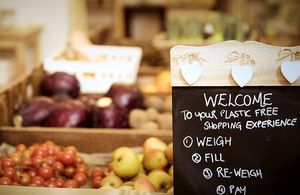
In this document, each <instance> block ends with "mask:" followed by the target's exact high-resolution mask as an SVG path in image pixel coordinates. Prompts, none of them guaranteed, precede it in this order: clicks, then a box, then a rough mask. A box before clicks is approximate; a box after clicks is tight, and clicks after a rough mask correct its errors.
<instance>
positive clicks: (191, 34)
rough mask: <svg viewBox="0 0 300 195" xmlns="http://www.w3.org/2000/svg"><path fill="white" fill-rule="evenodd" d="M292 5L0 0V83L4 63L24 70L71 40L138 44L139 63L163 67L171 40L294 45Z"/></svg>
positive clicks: (295, 11) (270, 0)
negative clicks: (141, 50)
mask: <svg viewBox="0 0 300 195" xmlns="http://www.w3.org/2000/svg"><path fill="white" fill-rule="evenodd" d="M299 8H300V1H299V0H285V1H282V0H51V1H48V0H26V1H24V0H0V72H2V74H1V75H2V76H1V77H2V80H4V81H2V83H3V82H6V81H7V79H6V78H5V77H9V75H10V74H9V72H10V70H11V69H12V68H11V67H13V66H12V65H7V64H13V63H19V64H25V65H26V70H27V71H29V72H30V71H31V70H32V69H33V68H34V67H35V66H38V65H39V64H41V63H42V62H43V60H44V59H45V58H46V57H47V56H49V55H50V54H52V53H53V52H55V51H57V50H58V49H60V48H66V47H67V45H68V44H70V42H71V43H84V44H95V45H119V46H139V47H141V48H142V49H143V56H142V61H141V67H149V66H150V67H165V68H166V69H168V68H169V63H170V62H169V50H170V48H171V47H173V46H175V45H178V44H181V45H195V46H198V45H199V46H200V45H208V44H213V43H217V42H220V41H224V40H238V41H247V40H255V41H260V42H263V43H267V44H271V45H278V46H294V45H299V43H300V32H299V29H300V20H299V19H300V12H299ZM30 36H32V37H33V38H32V37H31V39H32V40H33V39H36V40H35V41H31V40H29V37H30ZM8 40H10V41H11V43H8V42H7V41H8ZM14 41H15V42H18V43H19V44H21V43H23V42H21V41H24V43H23V46H20V45H18V46H16V45H14V44H16V43H14ZM26 41H27V42H30V41H31V42H30V44H28V45H27V46H28V48H26V49H25V51H24V52H23V53H22V54H18V55H19V57H18V58H16V57H15V56H14V55H15V54H16V51H17V50H22V47H25V46H24V45H26V43H27V42H26ZM11 48H14V49H16V48H18V49H17V50H16V51H14V50H13V49H11ZM23 50H24V48H23ZM14 52H15V53H14ZM32 55H33V56H34V57H32V58H30V57H28V56H32ZM145 70H146V71H148V70H149V69H145ZM152 70H154V69H152ZM3 72H6V73H7V74H5V75H4V74H3Z"/></svg>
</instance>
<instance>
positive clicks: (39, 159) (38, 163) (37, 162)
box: [31, 156, 44, 168]
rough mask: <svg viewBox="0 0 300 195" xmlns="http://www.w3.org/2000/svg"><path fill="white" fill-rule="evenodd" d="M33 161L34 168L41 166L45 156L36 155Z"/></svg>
mask: <svg viewBox="0 0 300 195" xmlns="http://www.w3.org/2000/svg"><path fill="white" fill-rule="evenodd" d="M31 162H32V166H33V167H34V168H39V167H40V166H42V164H43V162H44V158H43V157H41V156H34V157H32V159H31Z"/></svg>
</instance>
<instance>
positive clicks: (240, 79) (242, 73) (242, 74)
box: [231, 65, 253, 87]
mask: <svg viewBox="0 0 300 195" xmlns="http://www.w3.org/2000/svg"><path fill="white" fill-rule="evenodd" d="M231 75H232V77H233V79H234V80H235V82H236V83H237V84H238V85H239V86H240V87H244V86H245V85H246V84H247V83H248V82H249V81H250V79H251V78H252V75H253V69H252V68H251V66H248V65H244V66H239V65H235V66H233V67H232V70H231Z"/></svg>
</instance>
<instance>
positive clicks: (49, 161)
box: [45, 156, 56, 166]
mask: <svg viewBox="0 0 300 195" xmlns="http://www.w3.org/2000/svg"><path fill="white" fill-rule="evenodd" d="M55 161H56V159H55V157H54V156H47V157H46V158H45V162H46V163H47V165H50V166H51V165H53V163H54V162H55Z"/></svg>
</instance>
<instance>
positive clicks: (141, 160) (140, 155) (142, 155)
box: [137, 153, 144, 162]
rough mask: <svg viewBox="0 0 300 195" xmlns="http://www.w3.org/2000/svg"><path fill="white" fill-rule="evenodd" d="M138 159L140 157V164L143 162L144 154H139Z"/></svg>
mask: <svg viewBox="0 0 300 195" xmlns="http://www.w3.org/2000/svg"><path fill="white" fill-rule="evenodd" d="M137 157H138V159H139V161H140V162H143V158H144V154H143V153H139V154H137Z"/></svg>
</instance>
